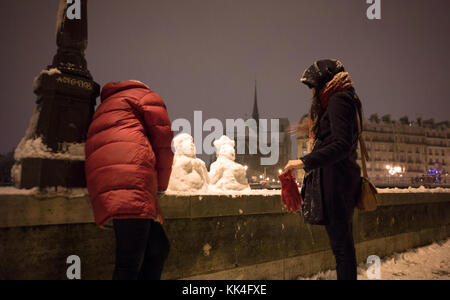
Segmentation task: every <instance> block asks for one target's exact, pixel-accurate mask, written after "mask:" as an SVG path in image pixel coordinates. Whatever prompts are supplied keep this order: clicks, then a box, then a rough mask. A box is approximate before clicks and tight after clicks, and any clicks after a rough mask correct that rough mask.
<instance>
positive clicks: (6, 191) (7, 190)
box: [0, 186, 450, 198]
mask: <svg viewBox="0 0 450 300" xmlns="http://www.w3.org/2000/svg"><path fill="white" fill-rule="evenodd" d="M378 192H379V193H380V194H409V193H413V194H414V193H417V194H418V193H431V194H435V193H444V194H450V188H433V189H429V188H425V187H423V186H422V187H420V188H411V187H410V188H408V189H399V188H393V189H378ZM38 194H39V195H41V196H42V195H46V194H48V195H59V196H67V195H72V196H73V195H77V196H88V195H89V193H88V191H87V189H86V188H76V189H70V188H65V187H56V188H47V189H39V188H34V189H29V190H26V189H18V188H15V187H0V196H1V195H9V196H13V195H18V196H19V195H38ZM165 195H166V196H169V197H171V196H175V197H195V196H199V197H207V196H222V197H230V198H235V197H242V196H266V197H271V196H281V191H280V190H251V191H231V192H221V191H210V192H204V193H198V192H197V193H193V192H186V193H182V192H166V193H165Z"/></svg>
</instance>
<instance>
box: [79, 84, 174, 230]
mask: <svg viewBox="0 0 450 300" xmlns="http://www.w3.org/2000/svg"><path fill="white" fill-rule="evenodd" d="M101 99H102V103H101V105H100V106H99V108H98V109H97V111H96V112H95V115H94V118H93V121H92V123H91V126H90V128H89V132H88V137H87V142H86V180H87V187H88V191H89V195H90V197H91V201H92V206H93V209H94V216H95V222H96V223H97V225H99V226H103V225H105V223H107V222H108V221H109V220H111V219H154V220H156V221H160V222H162V212H161V209H160V206H159V203H158V192H159V191H160V192H161V191H165V190H166V189H167V185H168V182H169V177H170V174H171V172H172V162H173V152H172V149H171V143H172V139H173V132H172V129H171V123H170V119H169V115H168V113H167V109H166V106H165V104H164V102H163V100H162V99H161V98H160V96H159V95H158V94H156V93H154V92H153V91H151V90H150V89H149V88H148V87H147V86H146V85H145V84H143V83H141V82H138V81H125V82H113V83H108V84H107V85H106V86H105V87H104V88H103V90H102V93H101Z"/></svg>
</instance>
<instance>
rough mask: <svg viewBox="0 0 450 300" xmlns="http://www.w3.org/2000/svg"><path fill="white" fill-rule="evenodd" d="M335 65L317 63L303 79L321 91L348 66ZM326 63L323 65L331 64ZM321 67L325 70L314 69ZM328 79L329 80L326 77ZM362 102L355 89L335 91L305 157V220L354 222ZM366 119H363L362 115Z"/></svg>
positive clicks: (359, 187)
mask: <svg viewBox="0 0 450 300" xmlns="http://www.w3.org/2000/svg"><path fill="white" fill-rule="evenodd" d="M330 63H335V64H334V66H335V68H329V67H328V66H326V67H325V68H323V67H322V68H321V65H320V62H319V64H318V63H315V65H314V66H312V67H311V68H310V69H308V70H307V71H306V72H305V75H304V78H303V79H302V81H303V82H304V83H305V84H307V85H308V86H309V87H316V88H317V89H318V90H320V88H322V87H323V85H324V84H326V83H327V82H328V81H330V80H331V79H332V78H333V77H334V75H335V74H337V73H339V72H343V71H344V68H343V66H342V64H340V62H338V61H327V64H330ZM327 64H322V65H327ZM313 69H316V70H319V69H321V70H322V72H321V73H320V74H317V72H311V70H313ZM308 74H309V78H310V79H311V78H313V77H314V76H315V77H314V78H315V80H322V82H321V85H322V86H314V80H312V81H310V82H309V84H308V83H307V82H306V81H307V80H308V77H305V76H308ZM324 78H325V79H324ZM361 107H362V105H361V101H360V100H359V98H358V96H357V94H356V92H355V90H354V88H350V89H347V90H345V91H342V92H338V93H336V94H334V95H333V96H332V97H331V98H330V101H329V104H328V107H327V109H326V110H325V112H324V113H323V114H322V116H321V117H320V120H319V129H318V133H317V139H316V141H315V144H314V148H313V150H312V152H311V153H310V154H308V155H305V156H303V157H301V158H300V159H301V160H302V161H303V162H304V165H305V172H306V176H305V179H304V182H303V188H302V196H303V199H304V200H305V204H304V207H303V210H304V216H305V221H306V222H307V223H311V224H316V225H329V224H333V223H335V222H351V221H352V218H353V212H354V208H355V207H356V203H357V199H358V198H359V196H360V194H361V183H362V182H361V168H360V166H359V165H358V164H357V162H356V161H357V158H358V155H357V149H358V123H357V116H356V112H357V111H358V113H359V114H360V117H361V115H362V114H361ZM361 120H362V118H361Z"/></svg>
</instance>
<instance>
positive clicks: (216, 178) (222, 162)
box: [209, 136, 250, 191]
mask: <svg viewBox="0 0 450 300" xmlns="http://www.w3.org/2000/svg"><path fill="white" fill-rule="evenodd" d="M214 146H215V147H216V149H217V161H216V162H214V163H213V164H212V165H211V171H210V172H209V177H210V180H211V186H212V187H213V189H216V190H218V191H244V190H250V186H249V184H248V180H247V170H246V169H245V167H244V166H242V165H240V164H238V163H236V162H235V159H236V151H235V149H234V146H235V142H234V141H232V140H231V139H230V138H229V137H227V136H222V137H221V138H220V139H219V140H216V141H215V142H214Z"/></svg>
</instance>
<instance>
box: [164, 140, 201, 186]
mask: <svg viewBox="0 0 450 300" xmlns="http://www.w3.org/2000/svg"><path fill="white" fill-rule="evenodd" d="M173 147H174V150H175V156H174V160H173V167H172V175H171V177H170V181H169V187H168V191H170V192H207V191H208V186H209V175H208V170H207V169H206V165H205V163H204V162H203V161H202V160H201V159H198V158H197V157H196V155H195V153H196V149H195V145H194V139H193V138H192V136H190V135H189V134H185V133H183V134H179V135H178V136H176V137H175V138H174V139H173Z"/></svg>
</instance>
